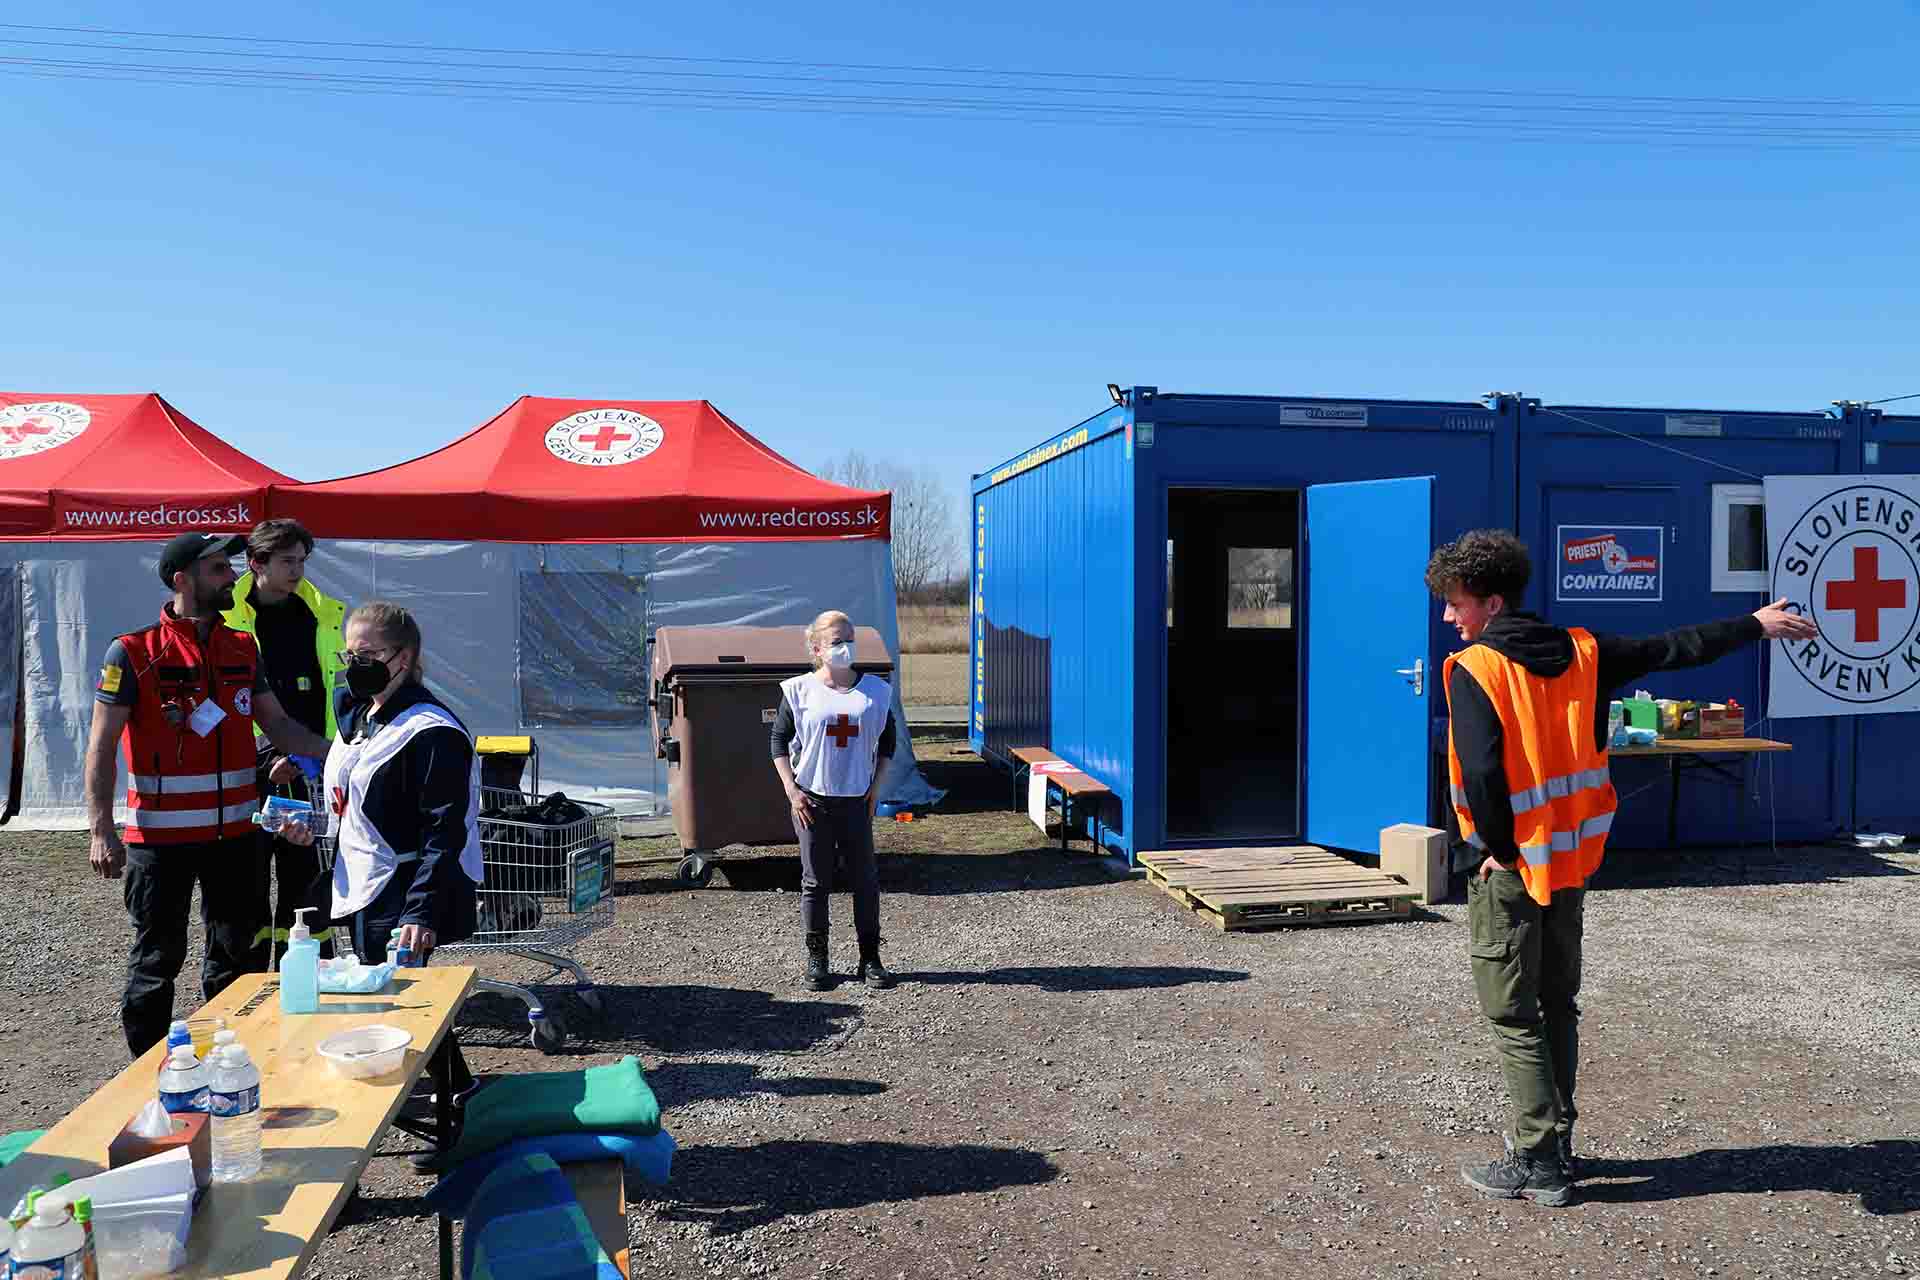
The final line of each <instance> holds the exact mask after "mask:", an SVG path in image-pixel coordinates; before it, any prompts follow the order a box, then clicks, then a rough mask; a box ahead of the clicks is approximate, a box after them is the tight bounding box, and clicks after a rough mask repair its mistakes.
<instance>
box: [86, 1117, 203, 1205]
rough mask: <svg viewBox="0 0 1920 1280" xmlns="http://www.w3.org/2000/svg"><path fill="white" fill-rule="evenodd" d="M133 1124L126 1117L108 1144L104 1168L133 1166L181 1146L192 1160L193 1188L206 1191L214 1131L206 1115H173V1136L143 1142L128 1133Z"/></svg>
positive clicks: (143, 1138) (133, 1134) (134, 1134)
mask: <svg viewBox="0 0 1920 1280" xmlns="http://www.w3.org/2000/svg"><path fill="white" fill-rule="evenodd" d="M133 1121H134V1117H133V1116H128V1117H127V1122H126V1124H123V1125H121V1126H120V1132H119V1133H118V1134H116V1135H115V1136H114V1139H113V1141H112V1142H110V1143H109V1144H107V1168H109V1169H118V1168H119V1167H120V1166H121V1165H123V1164H132V1163H133V1162H134V1161H136V1160H145V1159H146V1158H147V1157H148V1156H157V1155H160V1154H162V1153H164V1152H168V1151H171V1150H173V1149H174V1148H175V1147H182V1146H183V1147H185V1148H187V1153H188V1154H189V1155H190V1156H191V1157H192V1159H193V1182H194V1186H195V1187H196V1188H198V1189H199V1190H200V1191H205V1190H206V1189H207V1186H208V1184H209V1183H211V1182H212V1181H213V1128H212V1126H211V1125H210V1124H209V1123H208V1121H207V1114H206V1112H204V1111H191V1112H177V1113H175V1115H174V1117H173V1134H172V1136H171V1137H166V1138H146V1137H142V1136H141V1135H139V1134H137V1133H129V1132H128V1130H129V1129H130V1128H131V1127H132V1126H133Z"/></svg>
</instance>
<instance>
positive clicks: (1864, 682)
mask: <svg viewBox="0 0 1920 1280" xmlns="http://www.w3.org/2000/svg"><path fill="white" fill-rule="evenodd" d="M1766 494H1767V539H1768V541H1769V543H1770V544H1771V546H1770V549H1771V551H1772V559H1771V560H1770V561H1769V563H1770V564H1771V565H1772V566H1773V567H1772V571H1771V572H1772V574H1773V589H1772V591H1771V593H1770V594H1771V595H1772V597H1773V598H1774V599H1779V598H1780V597H1782V596H1784V597H1786V598H1787V599H1788V600H1789V601H1791V602H1792V603H1793V605H1794V606H1795V607H1797V608H1798V609H1799V610H1800V611H1801V612H1802V613H1804V614H1805V615H1806V616H1807V617H1809V618H1811V619H1813V621H1814V623H1815V625H1816V626H1818V627H1819V628H1820V634H1819V635H1817V636H1815V637H1813V638H1812V639H1810V640H1790V641H1787V642H1785V643H1783V644H1782V645H1780V646H1779V647H1778V648H1777V649H1775V650H1774V654H1773V677H1772V679H1771V680H1770V681H1769V682H1768V696H1767V714H1768V715H1769V716H1860V715H1875V714H1880V713H1883V712H1894V711H1920V476H1768V477H1767V481H1766Z"/></svg>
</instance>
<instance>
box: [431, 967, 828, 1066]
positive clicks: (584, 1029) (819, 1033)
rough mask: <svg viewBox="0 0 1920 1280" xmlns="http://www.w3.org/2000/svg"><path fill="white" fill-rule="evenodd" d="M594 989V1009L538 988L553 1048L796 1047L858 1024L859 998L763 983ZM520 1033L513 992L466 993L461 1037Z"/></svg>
mask: <svg viewBox="0 0 1920 1280" xmlns="http://www.w3.org/2000/svg"><path fill="white" fill-rule="evenodd" d="M536 990H539V989H538V988H536ZM595 990H597V991H598V992H599V993H600V998H601V1000H602V1001H603V1002H604V1003H603V1005H602V1008H601V1011H600V1012H599V1013H597V1014H596V1013H591V1012H589V1011H588V1010H587V1008H586V1006H585V1005H584V1004H582V1003H581V1002H580V1000H579V999H578V998H577V997H575V996H573V995H572V994H571V993H569V992H567V990H566V989H565V988H559V989H555V990H541V991H540V995H541V999H542V1001H543V1003H545V1004H547V1005H548V1006H549V1007H553V1006H557V1007H558V1010H559V1013H560V1016H561V1018H562V1020H563V1021H564V1022H565V1023H566V1026H567V1031H568V1040H567V1044H566V1046H565V1047H564V1048H563V1049H562V1050H561V1051H560V1053H559V1054H557V1055H554V1056H556V1057H569V1056H576V1057H577V1056H581V1055H592V1054H606V1053H634V1054H640V1055H642V1056H643V1057H645V1056H647V1055H662V1054H674V1055H693V1054H708V1053H747V1054H767V1053H804V1052H806V1051H807V1050H809V1049H812V1048H815V1047H817V1046H819V1045H821V1044H824V1043H827V1042H828V1041H832V1040H838V1039H844V1038H845V1037H846V1036H848V1035H850V1034H852V1032H853V1031H854V1030H855V1029H856V1028H857V1027H858V1026H859V1024H860V1013H861V1010H860V1006H859V1005H854V1004H844V1003H839V1002H836V1001H831V1000H796V999H776V998H775V997H774V996H773V995H771V994H769V993H768V992H765V991H744V990H740V989H737V988H733V987H707V986H679V985H674V984H672V983H663V984H658V985H651V984H650V985H646V986H625V985H598V986H596V987H595ZM526 1037H527V1007H526V1005H524V1004H522V1003H521V1002H520V1001H519V1000H517V999H515V998H513V997H512V996H503V995H497V994H495V993H493V992H490V991H478V992H475V993H474V994H473V995H471V996H469V997H468V998H467V1003H466V1006H465V1007H464V1008H463V1009H462V1010H461V1013H460V1041H461V1043H462V1044H465V1045H473V1046H478V1047H501V1046H505V1047H516V1048H517V1047H519V1046H520V1045H522V1044H525V1043H526Z"/></svg>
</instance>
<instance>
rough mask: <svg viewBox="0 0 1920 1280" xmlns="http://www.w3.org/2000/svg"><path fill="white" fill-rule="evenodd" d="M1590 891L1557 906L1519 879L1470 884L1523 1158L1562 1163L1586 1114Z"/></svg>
mask: <svg viewBox="0 0 1920 1280" xmlns="http://www.w3.org/2000/svg"><path fill="white" fill-rule="evenodd" d="M1586 896H1587V891H1586V890H1585V889H1557V890H1555V891H1554V894H1553V902H1552V905H1550V906H1546V907H1542V906H1541V905H1540V904H1539V903H1537V902H1535V901H1534V900H1533V899H1532V898H1530V897H1528V896H1527V889H1526V885H1525V884H1523V883H1522V882H1521V879H1520V873H1519V872H1517V871H1499V870H1496V871H1495V872H1494V873H1493V874H1492V875H1490V876H1488V877H1487V878H1486V879H1485V880H1482V879H1481V878H1480V877H1479V875H1478V874H1475V875H1472V876H1469V877H1468V878H1467V922H1468V924H1469V926H1470V933H1471V940H1470V942H1469V950H1470V953H1471V955H1472V957H1473V985H1474V987H1475V988H1476V989H1477V990H1478V991H1479V993H1480V1009H1481V1012H1483V1013H1485V1014H1486V1015H1487V1020H1488V1021H1489V1022H1491V1023H1492V1024H1493V1035H1494V1041H1495V1044H1496V1045H1497V1047H1498V1049H1499V1053H1500V1068H1501V1070H1502V1071H1503V1072H1504V1073H1505V1074H1506V1077H1507V1097H1508V1099H1509V1100H1510V1101H1511V1102H1512V1104H1513V1146H1514V1150H1515V1151H1518V1152H1521V1153H1522V1154H1525V1155H1528V1156H1533V1157H1541V1158H1544V1157H1548V1156H1556V1157H1557V1155H1558V1154H1559V1148H1558V1141H1559V1139H1560V1138H1561V1137H1570V1135H1571V1134H1572V1132H1573V1122H1574V1118H1575V1116H1576V1115H1577V1114H1578V1112H1577V1111H1576V1110H1575V1109H1574V1105H1573V1083H1574V1073H1575V1070H1576V1068H1577V1066H1578V1063H1579V1058H1580V1006H1579V1005H1578V1004H1576V1003H1575V1002H1574V998H1575V997H1576V996H1578V995H1579V994H1580V935H1581V931H1582V929H1583V927H1584V925H1585V923H1586Z"/></svg>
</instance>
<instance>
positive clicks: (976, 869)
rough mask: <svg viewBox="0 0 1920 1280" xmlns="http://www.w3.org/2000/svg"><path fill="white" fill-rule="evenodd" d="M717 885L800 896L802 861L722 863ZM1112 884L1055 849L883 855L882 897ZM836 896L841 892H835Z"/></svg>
mask: <svg viewBox="0 0 1920 1280" xmlns="http://www.w3.org/2000/svg"><path fill="white" fill-rule="evenodd" d="M719 868H720V870H719V875H718V877H716V879H715V882H714V883H715V884H716V885H717V884H718V883H719V882H720V881H721V880H725V881H726V884H727V887H728V888H731V889H735V890H738V891H740V892H742V893H773V892H776V891H778V892H781V893H798V892H800V858H799V855H798V853H797V852H795V853H790V854H787V855H786V856H784V857H783V856H780V855H777V854H776V855H772V856H767V857H740V858H728V859H723V860H722V861H721V862H720V863H719ZM1112 883H1113V881H1112V880H1111V879H1109V878H1108V876H1107V874H1106V873H1105V872H1104V871H1103V870H1101V868H1100V866H1099V864H1098V863H1097V862H1096V861H1095V860H1094V859H1092V858H1086V857H1082V858H1077V859H1076V858H1068V857H1062V856H1061V854H1060V851H1059V850H1058V849H1057V848H1053V847H1041V848H1034V849H1018V850H1014V851H1012V852H1007V853H903V854H892V853H886V852H882V853H881V855H880V892H881V894H882V895H883V896H884V895H886V894H889V893H903V894H915V895H921V896H935V897H945V896H947V895H950V894H963V893H1030V892H1032V891H1034V890H1051V889H1079V888H1084V887H1086V886H1088V885H1105V884H1112ZM834 892H835V893H836V894H838V893H841V892H843V890H841V889H840V888H838V887H836V888H835V889H834Z"/></svg>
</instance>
